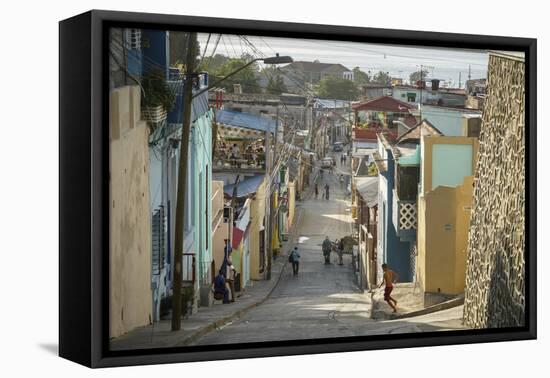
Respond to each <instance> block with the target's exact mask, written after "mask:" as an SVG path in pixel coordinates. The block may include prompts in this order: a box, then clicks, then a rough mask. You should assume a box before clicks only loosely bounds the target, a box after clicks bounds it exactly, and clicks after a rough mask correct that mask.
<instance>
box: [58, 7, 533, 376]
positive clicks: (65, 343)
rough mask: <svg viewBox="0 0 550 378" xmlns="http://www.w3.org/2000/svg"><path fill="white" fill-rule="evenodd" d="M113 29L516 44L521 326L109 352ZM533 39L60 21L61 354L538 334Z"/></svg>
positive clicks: (372, 344) (119, 356) (127, 361)
mask: <svg viewBox="0 0 550 378" xmlns="http://www.w3.org/2000/svg"><path fill="white" fill-rule="evenodd" d="M111 26H119V27H147V28H154V29H167V30H185V31H197V32H201V31H207V32H215V33H232V34H255V35H261V36H278V37H291V38H316V39H324V40H345V41H357V42H369V43H385V44H399V45H405V46H406V45H422V46H433V47H460V48H472V49H480V48H482V49H489V50H513V51H520V52H524V53H525V63H526V101H527V105H528V106H527V108H526V114H525V116H526V122H527V124H528V125H529V127H528V128H526V132H527V135H526V144H527V146H526V147H527V159H526V167H525V168H526V191H527V193H526V194H527V196H526V213H527V217H526V230H527V232H528V235H526V236H527V237H526V245H525V261H526V272H525V273H526V288H525V290H526V306H525V309H526V316H525V319H526V324H525V327H521V328H507V329H502V328H501V329H483V330H468V331H449V332H443V333H435V332H426V333H416V334H399V335H385V336H368V337H353V338H337V339H315V340H303V341H288V342H268V343H261V344H259V343H258V344H244V345H231V346H221V345H218V346H215V345H212V346H204V347H184V348H166V349H155V350H153V349H151V350H129V351H117V352H115V351H109V348H108V342H109V340H108V311H107V309H108V266H107V262H108V250H109V249H108V242H109V234H108V230H109V227H108V224H109V223H108V222H109V219H108V210H107V209H108V208H107V204H106V203H107V202H108V194H109V192H108V176H107V174H108V161H109V159H108V153H109V151H108V143H107V141H108V135H107V130H106V127H105V125H107V124H108V114H107V109H108V108H107V105H108V90H107V88H108V78H107V69H106V65H107V59H106V55H107V54H106V51H107V48H106V46H107V31H108V28H109V27H111ZM536 65H537V44H536V39H530V38H515V37H499V36H486V35H469V34H450V33H436V32H421V31H408V30H387V29H375V28H359V27H347V26H333V25H314V24H297V23H283V22H268V21H253V20H238V19H223V18H209V17H190V16H177V15H162V14H146V13H127V12H114V11H101V10H92V11H89V12H87V13H84V14H81V15H78V16H75V17H72V18H70V19H67V20H63V21H61V22H60V24H59V78H60V79H59V90H60V95H59V158H60V160H59V172H60V175H59V186H60V192H59V215H60V216H59V219H60V224H59V354H60V356H61V357H64V358H66V359H69V360H72V361H74V362H77V363H80V364H83V365H86V366H89V367H94V368H96V367H110V366H120V365H141V364H158V363H171V362H188V361H205V360H219V359H235V358H251V357H265V356H280V355H299V354H311V353H328V352H345V351H358V350H371V349H386V348H408V347H420V346H436V345H449V344H467V343H485V342H496V341H512V340H527V339H535V338H536V335H537V318H536V308H537V302H536V260H537V259H536V209H537V207H536V121H537V119H536V103H537V101H536V100H537V98H536V91H537V88H536V86H537V80H536V68H537V67H536Z"/></svg>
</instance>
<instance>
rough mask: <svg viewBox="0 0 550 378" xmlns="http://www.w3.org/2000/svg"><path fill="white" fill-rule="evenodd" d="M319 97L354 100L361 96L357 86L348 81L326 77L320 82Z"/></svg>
mask: <svg viewBox="0 0 550 378" xmlns="http://www.w3.org/2000/svg"><path fill="white" fill-rule="evenodd" d="M318 95H319V97H324V98H334V99H340V100H354V99H356V98H357V96H358V95H359V89H358V88H357V85H356V84H355V83H354V82H353V81H351V80H348V79H344V78H340V77H335V76H326V77H324V78H323V79H322V80H321V81H320V82H319V87H318Z"/></svg>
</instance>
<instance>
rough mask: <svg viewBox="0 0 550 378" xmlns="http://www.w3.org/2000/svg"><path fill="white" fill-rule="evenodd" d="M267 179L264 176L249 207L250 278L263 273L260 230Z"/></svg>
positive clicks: (264, 214) (253, 278) (261, 277)
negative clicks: (261, 271)
mask: <svg viewBox="0 0 550 378" xmlns="http://www.w3.org/2000/svg"><path fill="white" fill-rule="evenodd" d="M267 179H268V178H267V176H266V178H265V179H264V181H263V182H262V184H261V185H260V186H259V187H258V189H257V190H256V194H255V196H254V200H253V201H252V204H251V209H250V211H251V213H250V217H251V224H250V279H252V280H261V279H263V273H260V230H261V229H262V227H263V223H264V218H265V216H266V208H265V201H266V185H267ZM264 253H265V251H264Z"/></svg>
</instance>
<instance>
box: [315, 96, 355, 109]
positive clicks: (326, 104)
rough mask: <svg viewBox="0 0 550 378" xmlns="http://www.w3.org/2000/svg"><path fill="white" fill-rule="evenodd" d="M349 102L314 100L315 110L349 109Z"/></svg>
mask: <svg viewBox="0 0 550 378" xmlns="http://www.w3.org/2000/svg"><path fill="white" fill-rule="evenodd" d="M349 104H350V102H349V101H344V100H336V99H334V100H331V99H323V98H316V99H315V108H323V109H335V108H336V109H337V108H349Z"/></svg>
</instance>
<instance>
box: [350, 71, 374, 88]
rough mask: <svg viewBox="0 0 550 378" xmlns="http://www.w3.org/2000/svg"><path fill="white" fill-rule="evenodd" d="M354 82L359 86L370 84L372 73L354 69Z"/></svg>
mask: <svg viewBox="0 0 550 378" xmlns="http://www.w3.org/2000/svg"><path fill="white" fill-rule="evenodd" d="M353 80H354V81H355V83H356V84H357V85H363V84H368V83H370V82H371V80H372V75H371V73H370V71H368V72H365V71H361V69H360V68H359V67H355V68H354V69H353Z"/></svg>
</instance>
